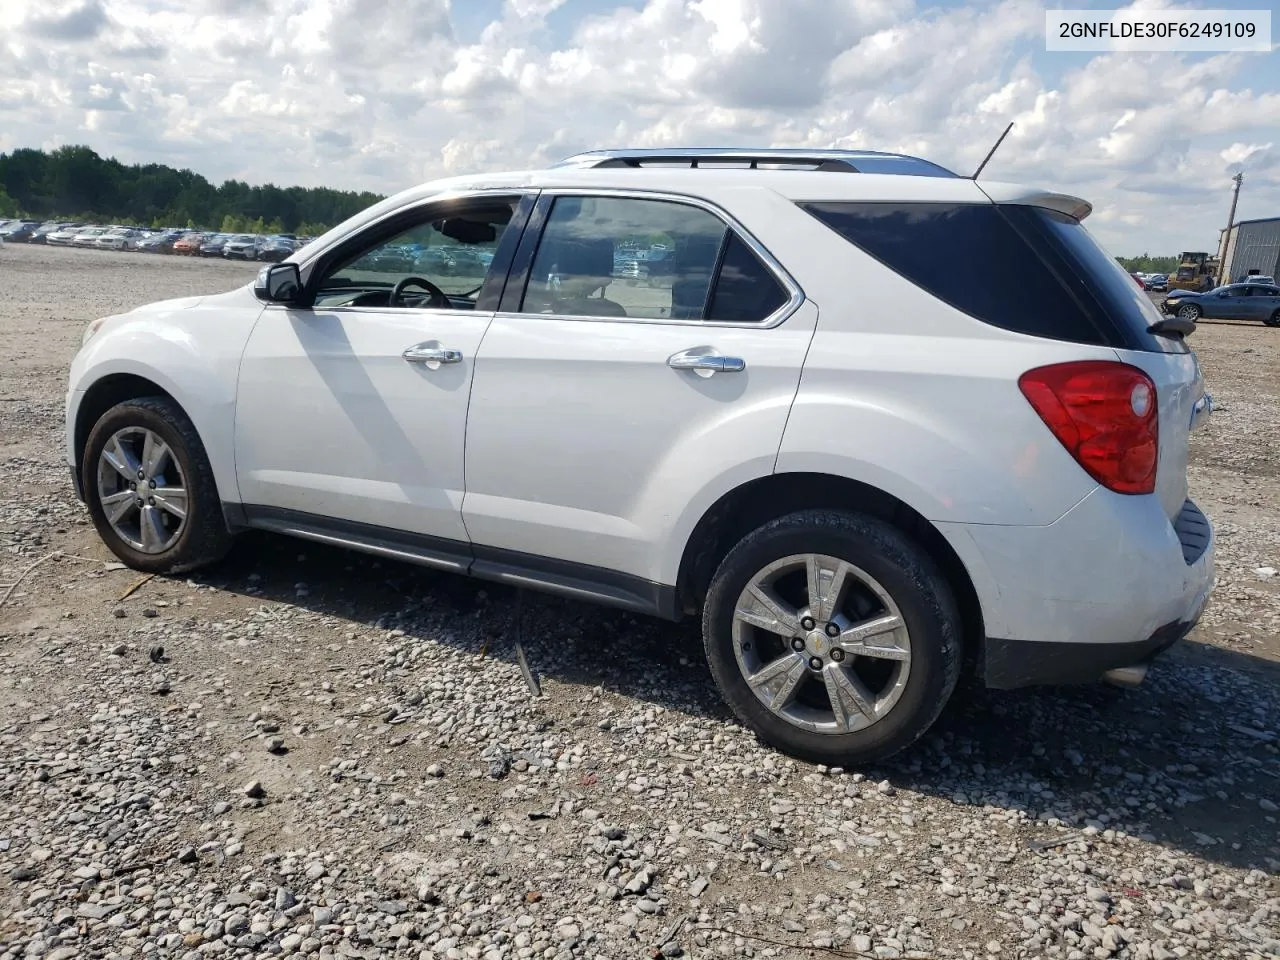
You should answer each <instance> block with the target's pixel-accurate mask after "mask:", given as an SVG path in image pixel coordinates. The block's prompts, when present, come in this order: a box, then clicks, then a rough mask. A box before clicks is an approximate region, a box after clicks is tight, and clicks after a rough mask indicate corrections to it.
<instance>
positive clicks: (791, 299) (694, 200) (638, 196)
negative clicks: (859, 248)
mask: <svg viewBox="0 0 1280 960" xmlns="http://www.w3.org/2000/svg"><path fill="white" fill-rule="evenodd" d="M540 193H541V194H542V195H543V196H551V197H558V196H571V197H620V198H625V199H631V200H667V201H670V202H674V203H683V204H686V205H687V206H692V207H699V208H701V209H703V210H705V211H707V212H708V213H710V214H711V215H712V216H714V217H716V218H718V219H719V220H720V221H721V222H722V223H723V224H724V225H725V227H726V228H727V229H729V230H732V231H733V232H734V233H736V234H737V235H738V239H740V240H741V241H742V242H743V243H745V244H746V245H747V246H748V247H750V248H751V250H752V252H753V253H755V255H756V256H758V257H759V258H760V260H761V261H762V262H763V263H764V265H765V269H766V270H768V271H769V273H771V274H772V275H773V278H774V279H775V280H777V281H778V282H779V283H780V284H782V287H783V289H784V290H785V291H786V293H787V301H786V302H785V303H784V304H783V305H782V306H780V307H779V308H778V309H777V310H775V311H774V312H773V313H771V314H769V315H768V316H767V317H765V318H764V319H763V320H749V321H745V322H743V321H736V322H735V321H727V320H719V321H717V320H677V319H673V318H670V317H613V316H594V315H592V314H562V313H522V312H519V311H514V310H510V311H506V310H500V311H498V313H497V317H498V318H501V319H503V320H512V319H521V320H524V319H528V318H530V317H536V318H539V319H542V320H583V321H588V322H592V321H595V322H600V321H604V322H612V323H648V324H654V323H658V324H665V325H667V326H679V327H703V328H708V327H710V328H729V329H740V330H741V329H745V330H772V329H773V328H774V327H777V326H781V325H782V324H783V323H785V322H786V321H787V320H788V319H790V318H791V316H792V315H793V314H794V313H795V312H796V311H797V310H799V309H800V305H801V304H803V303H804V301H805V295H804V291H803V290H802V289H801V288H800V284H798V283H797V282H796V281H795V279H794V278H793V277H792V276H791V274H790V273H788V272H787V270H786V268H785V267H783V266H782V264H781V263H780V262H779V261H778V259H777V257H775V256H774V255H773V254H772V253H770V252H769V250H768V248H766V247H765V246H764V244H762V243H761V242H760V241H759V240H757V239H756V237H755V236H754V235H753V234H752V233H751V231H749V230H748V229H747V228H746V227H744V226H743V225H742V223H741V221H739V220H738V219H737V218H736V217H735V216H733V214H731V213H729V212H728V211H727V210H725V209H724V208H723V207H721V206H719V205H718V204H715V203H712V202H711V201H709V200H706V199H703V198H702V197H697V196H694V195H692V194H685V193H675V192H672V191H668V190H636V189H630V188H615V187H544V188H543V189H542V190H541V191H540ZM545 235H546V226H545V225H544V226H543V228H542V235H541V236H539V238H538V242H539V243H541V242H542V236H545ZM534 256H535V258H536V256H537V253H536V251H535V254H534ZM529 269H530V271H532V269H533V264H532V263H530V265H529ZM521 302H522V303H523V298H522V300H521Z"/></svg>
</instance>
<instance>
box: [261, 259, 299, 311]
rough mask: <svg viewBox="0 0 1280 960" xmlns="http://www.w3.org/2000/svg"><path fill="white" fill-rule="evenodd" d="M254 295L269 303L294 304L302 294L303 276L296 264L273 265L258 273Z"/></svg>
mask: <svg viewBox="0 0 1280 960" xmlns="http://www.w3.org/2000/svg"><path fill="white" fill-rule="evenodd" d="M253 293H254V295H255V296H256V297H257V298H258V299H259V300H265V301H266V302H267V303H293V302H294V301H295V300H297V299H298V295H299V294H301V293H302V275H301V274H300V273H299V272H298V265H297V264H296V263H273V264H270V265H268V266H265V267H263V268H262V269H261V270H259V271H258V279H257V280H255V281H254V282H253Z"/></svg>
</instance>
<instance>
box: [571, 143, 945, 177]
mask: <svg viewBox="0 0 1280 960" xmlns="http://www.w3.org/2000/svg"><path fill="white" fill-rule="evenodd" d="M762 164H767V165H769V166H771V167H781V168H785V167H795V168H801V169H807V170H818V171H822V172H827V173H889V174H901V175H905V176H915V177H956V176H957V174H955V173H953V172H952V171H950V170H947V169H946V168H945V167H940V166H938V165H937V164H936V163H932V162H930V161H928V160H922V159H920V158H919V157H911V156H907V155H906V154H901V153H880V152H877V151H875V150H804V149H798V148H786V147H765V148H759V149H757V148H751V147H666V148H656V149H647V150H646V149H623V150H588V151H586V152H584V153H577V154H574V155H573V156H571V157H566V158H565V159H563V160H561V161H560V162H559V163H556V164H554V166H556V167H581V168H599V167H628V168H632V169H639V168H641V167H644V166H649V165H658V166H668V167H669V166H684V165H687V166H689V167H690V168H696V167H699V166H703V165H711V166H715V167H725V166H729V165H745V166H746V167H747V168H748V169H751V170H757V169H759V168H760V166H761V165H762Z"/></svg>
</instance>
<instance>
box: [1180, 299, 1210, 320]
mask: <svg viewBox="0 0 1280 960" xmlns="http://www.w3.org/2000/svg"><path fill="white" fill-rule="evenodd" d="M1203 314H1204V311H1203V310H1201V309H1200V305H1199V304H1198V303H1184V304H1183V305H1182V306H1180V307H1179V308H1178V309H1177V310H1176V311H1175V315H1176V316H1179V317H1182V319H1184V320H1190V321H1192V322H1193V323H1194V322H1195V321H1197V320H1199V319H1200V317H1201V316H1202V315H1203Z"/></svg>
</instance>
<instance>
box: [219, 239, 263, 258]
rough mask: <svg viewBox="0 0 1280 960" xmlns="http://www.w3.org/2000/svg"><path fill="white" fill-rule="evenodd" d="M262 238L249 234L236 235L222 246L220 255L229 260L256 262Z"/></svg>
mask: <svg viewBox="0 0 1280 960" xmlns="http://www.w3.org/2000/svg"><path fill="white" fill-rule="evenodd" d="M261 249H262V238H261V237H259V236H255V235H254V234H251V233H242V234H237V235H236V236H234V237H231V238H230V239H229V240H227V242H226V243H224V244H223V245H222V255H223V257H226V258H227V259H230V260H257V259H258V253H259V251H260V250H261Z"/></svg>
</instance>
